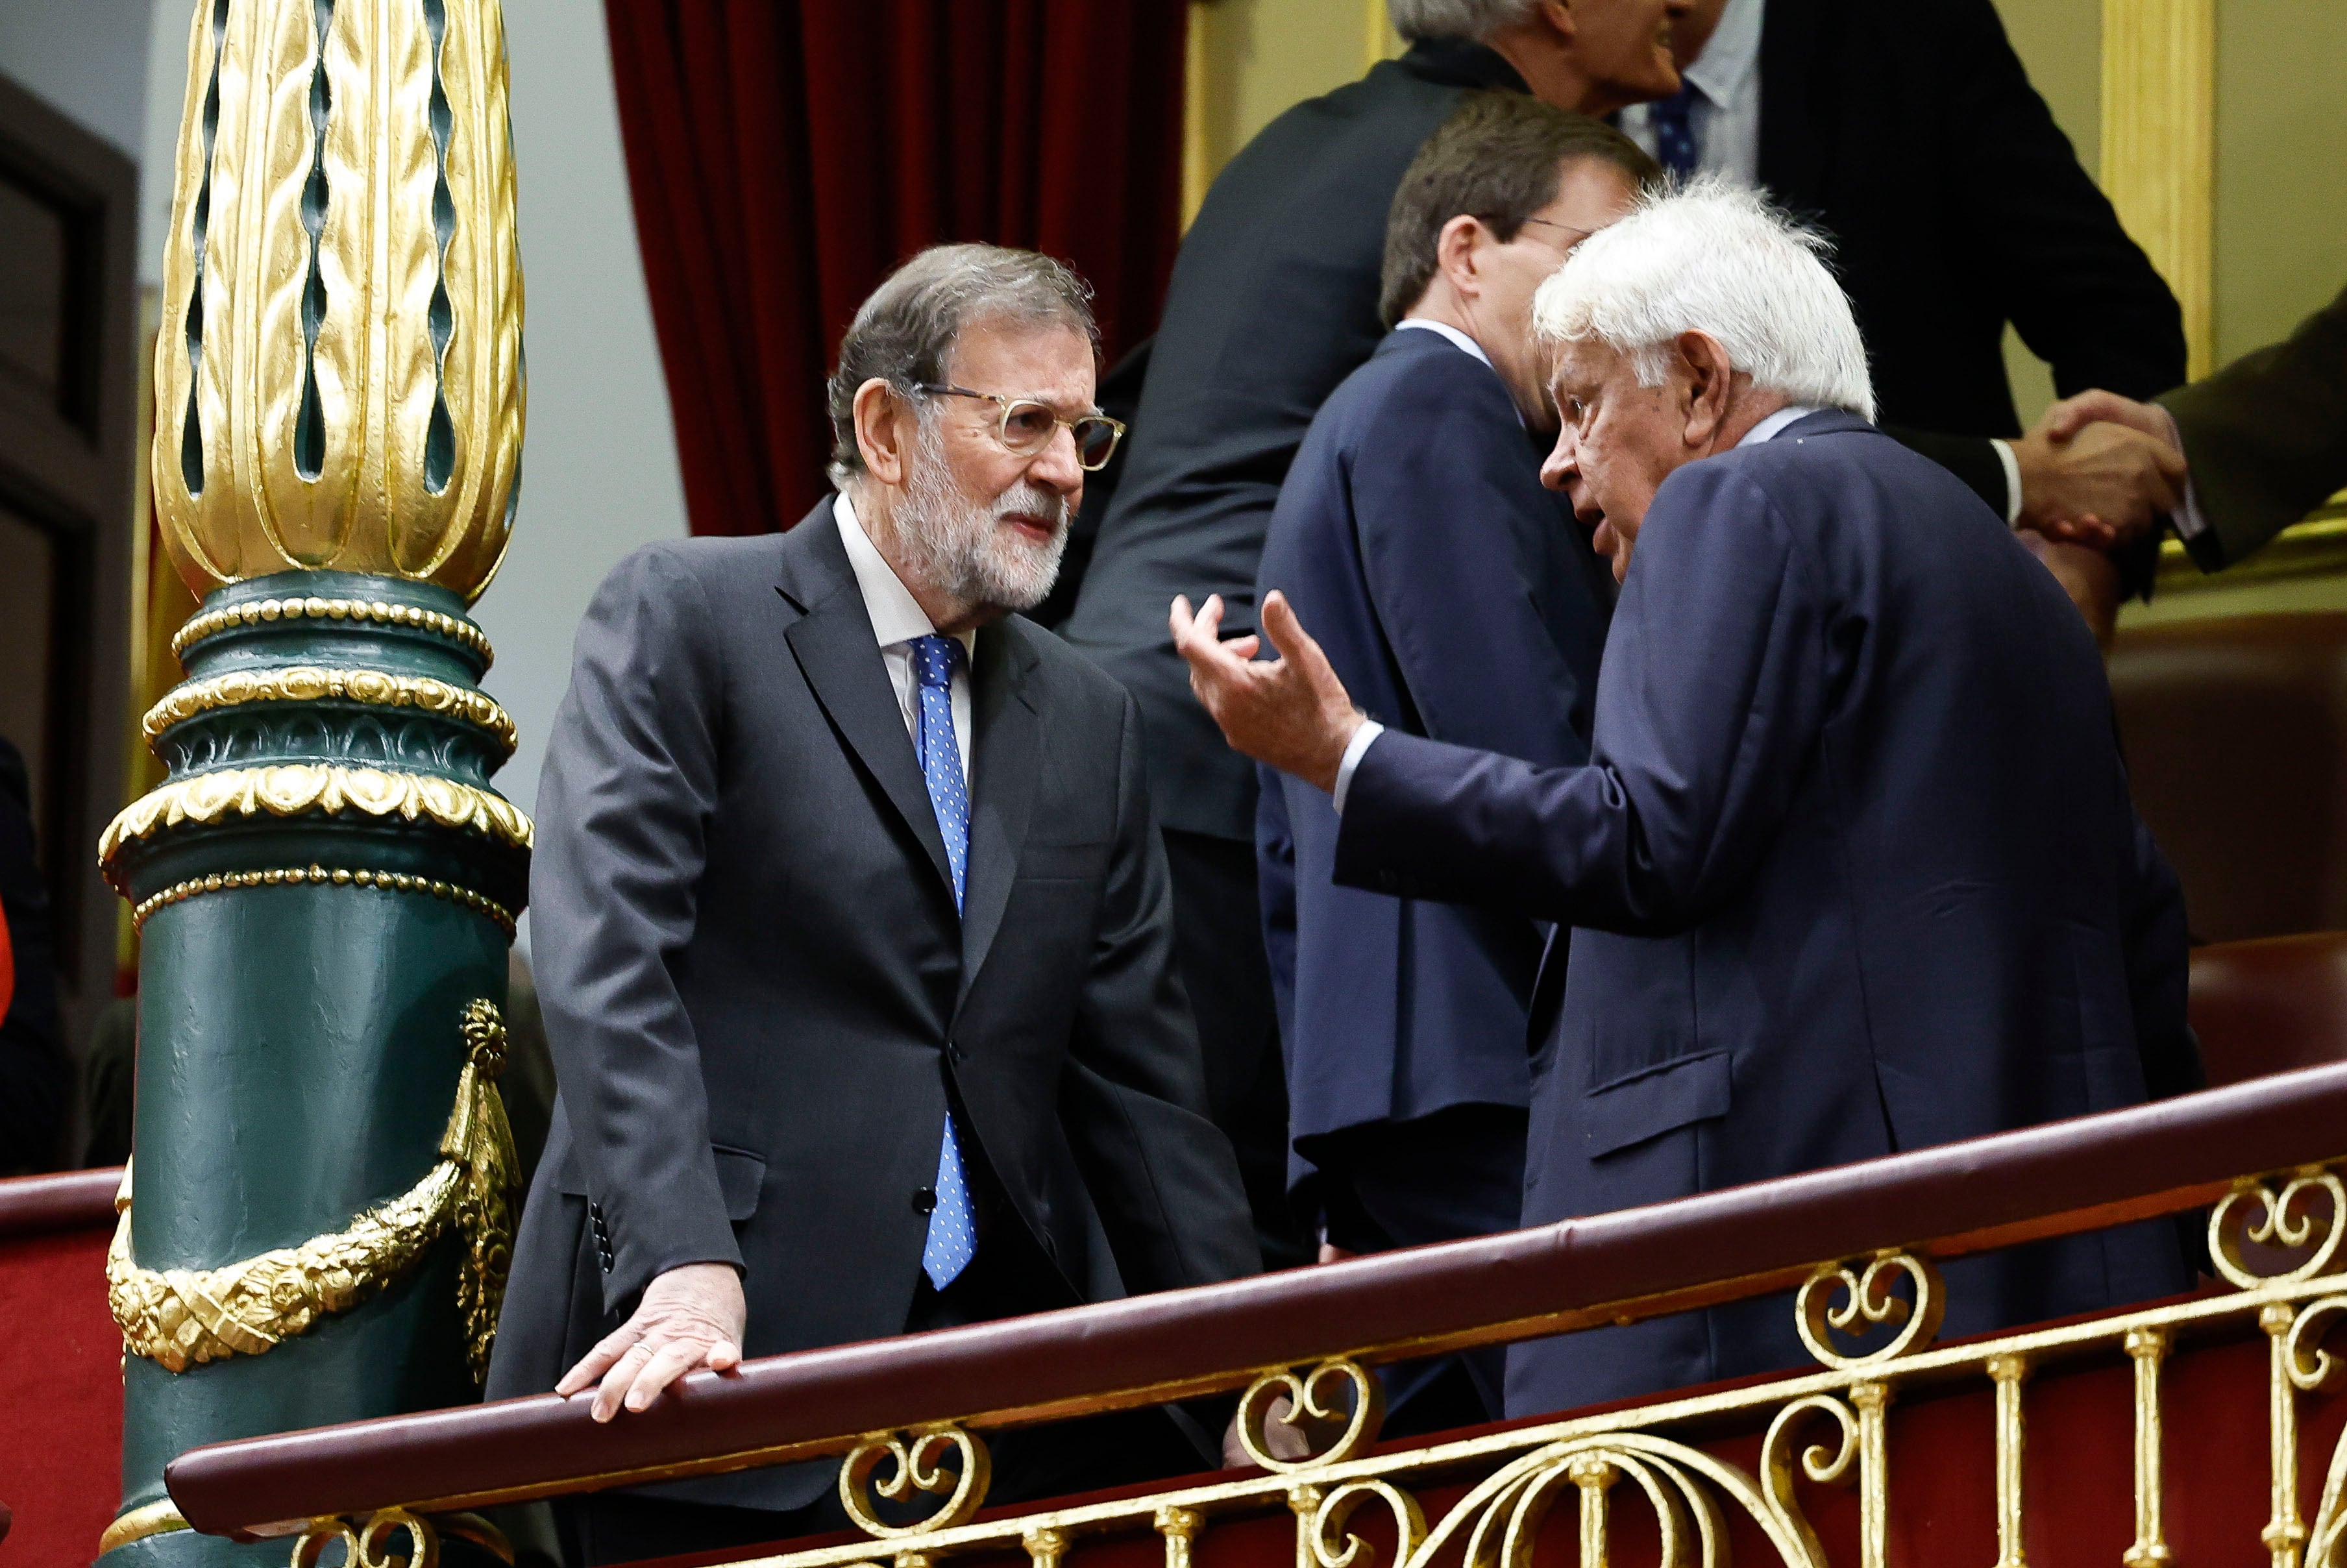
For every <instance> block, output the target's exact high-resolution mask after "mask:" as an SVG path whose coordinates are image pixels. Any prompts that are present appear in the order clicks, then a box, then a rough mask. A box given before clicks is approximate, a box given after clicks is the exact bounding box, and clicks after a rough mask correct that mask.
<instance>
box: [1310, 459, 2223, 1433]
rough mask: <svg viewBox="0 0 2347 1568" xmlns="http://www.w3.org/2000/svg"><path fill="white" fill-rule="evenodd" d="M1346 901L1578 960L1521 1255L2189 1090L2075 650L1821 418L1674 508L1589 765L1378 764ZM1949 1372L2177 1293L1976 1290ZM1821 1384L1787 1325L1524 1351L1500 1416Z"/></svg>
mask: <svg viewBox="0 0 2347 1568" xmlns="http://www.w3.org/2000/svg"><path fill="white" fill-rule="evenodd" d="M1336 874H1337V878H1338V879H1339V880H1341V881H1345V882H1348V883H1355V884H1358V885H1362V886H1375V887H1379V888H1382V889H1385V890H1387V891H1390V892H1397V893H1406V894H1409V895H1412V896H1416V897H1436V898H1453V899H1460V900H1463V901H1468V902H1472V903H1475V904H1478V905H1480V906H1482V907H1489V908H1493V909H1500V910H1509V911H1512V912H1515V913H1517V914H1522V915H1529V916H1532V917H1542V918H1547V919H1553V920H1558V921H1563V922H1567V923H1569V924H1571V925H1572V926H1573V927H1580V929H1578V930H1577V931H1576V932H1575V934H1574V937H1573V947H1572V957H1571V960H1570V967H1569V970H1568V977H1567V980H1566V983H1565V985H1564V988H1563V1005H1562V1008H1561V1009H1560V1010H1559V1011H1558V1013H1557V1016H1556V1020H1555V1025H1554V1028H1553V1030H1551V1031H1550V1032H1549V1035H1548V1040H1547V1043H1546V1045H1545V1047H1544V1048H1543V1050H1542V1054H1541V1056H1540V1058H1539V1059H1538V1060H1537V1061H1535V1064H1534V1071H1533V1107H1532V1135H1531V1144H1530V1148H1529V1151H1528V1155H1527V1162H1528V1163H1527V1170H1526V1173H1525V1202H1524V1216H1523V1217H1524V1223H1526V1224H1527V1225H1535V1224H1541V1223H1544V1222H1546V1221H1549V1220H1553V1219H1557V1218H1560V1217H1562V1216H1564V1215H1568V1214H1588V1213H1596V1212H1600V1211H1605V1210H1614V1209H1621V1208H1627V1207H1631V1206H1633V1205H1636V1204H1650V1203H1656V1202H1660V1201H1663V1200H1665V1199H1670V1198H1676V1197H1681V1196H1684V1195H1686V1194H1691V1193H1696V1192H1702V1191H1708V1190H1712V1189H1716V1188H1719V1187H1725V1186H1730V1185H1734V1184H1738V1183H1744V1182H1752V1181H1758V1180H1761V1179H1763V1178H1766V1177H1769V1176H1776V1175H1782V1174H1786V1173H1791V1172H1797V1171H1804V1170H1809V1169H1814V1168H1816V1167H1819V1166H1824V1165H1831V1164H1839V1163H1844V1162H1847V1161H1851V1160H1860V1159H1864V1158H1867V1157H1869V1156H1871V1155H1877V1154H1883V1153H1891V1152H1894V1151H1897V1150H1901V1149H1911V1148H1916V1147H1919V1146H1922V1145H1925V1144H1932V1143H1946V1142H1949V1141H1951V1140H1953V1139H1959V1138H1967V1137H1973V1136H1975V1135H1978V1134H1982V1133H1986V1132H1996V1131H1998V1130H2000V1129H2004V1128H2011V1127H2018V1126H2024V1125H2027V1124H2029V1123H2033V1122H2045V1121H2049V1120H2053V1119H2055V1118H2057V1117H2065V1116H2075V1115H2079V1114H2082V1113H2085V1112H2095V1111H2106V1110H2109V1109H2111V1108H2113V1107H2116V1106H2122V1105H2131V1104H2135V1103H2137V1102H2141V1101H2143V1100H2144V1099H2146V1098H2147V1096H2157V1095H2160V1094H2166V1093H2173V1092H2177V1091H2180V1090H2183V1089H2188V1088H2194V1087H2198V1082H2199V1060H2198V1048H2197V1045H2196V1044H2195V1042H2194V1041H2193V1040H2192V1037H2191V1033H2190V1031H2189V1030H2188V1027H2187V1025H2186V1023H2185V1019H2184V991H2185V959H2186V955H2185V946H2186V934H2185V925H2184V912H2183V904H2182V898H2181V895H2180V892H2179V889H2178V884H2177V882H2176V879H2175V876H2174V874H2173V873H2172V872H2171V871H2170V870H2169V869H2168V866H2167V863H2166V862H2165V861H2164V860H2163V859H2162V858H2161V857H2160V855H2159V852H2158V850H2157V848H2156V847H2155V846H2154V845H2152V843H2151V841H2150V838H2149V836H2148V835H2147V834H2146V833H2145V831H2144V829H2143V825H2142V824H2141V823H2140V822H2139V821H2138V820H2137V817H2136V815H2135V811H2134V808H2133V807H2132V805H2131V804H2129V801H2128V797H2127V779H2126V777H2125V774H2124V771H2123V768H2122V765H2121V763H2120V759H2119V754H2118V750H2117V747H2116V742H2115V739H2114V736H2113V732H2112V724H2111V711H2110V694H2109V690H2108V687H2107V685H2106V682H2105V680H2104V676H2103V669H2102V663H2101V661H2100V659H2099V657H2098V656H2097V654H2096V649H2095V646H2094V643H2093V641H2092V640H2091V639H2090V638H2089V637H2088V635H2087V633H2086V628H2085V626H2084V624H2083V623H2082V622H2081V620H2080V619H2079V617H2078V615H2077V612H2076V611H2075V610H2073V609H2072V608H2071V605H2070V603H2069V601H2068V600H2067V599H2066V598H2065V597H2064V595H2063V593H2062V591H2061V589H2059V588H2058V587H2056V586H2055V582H2054V579H2053V578H2052V577H2051V576H2050V575H2049V574H2048V573H2046V572H2045V571H2044V570H2043V569H2040V568H2039V567H2038V565H2037V564H2036V563H2035V562H2034V560H2032V559H2030V557H2029V555H2028V553H2027V552H2026V551H2024V549H2023V548H2021V546H2020V545H2019V544H2018V543H2017V542H2016V541H2015V540H2014V538H2012V537H2011V535H2010V534H2008V533H2007V532H2006V530H2005V529H2004V526H2003V525H2002V524H2001V523H2000V522H1999V520H1998V519H1997V518H1995V517H1994V516H1993V515H1992V514H1991V513H1990V512H1989V511H1988V509H1987V507H1985V506H1983V504H1982V503H1981V501H1980V500H1979V499H1978V498H1977V497H1974V496H1973V494H1972V493H1971V492H1970V491H1969V490H1967V489H1965V488H1964V487H1963V485H1962V484H1960V483H1959V482H1958V481H1957V480H1956V479H1955V478H1954V477H1952V476H1951V475H1950V474H1949V473H1948V472H1947V471H1946V470H1945V469H1943V468H1941V467H1939V466H1936V465H1934V464H1932V463H1931V462H1929V461H1928V460H1926V459H1923V458H1922V457H1919V456H1915V455H1914V454H1912V453H1910V452H1908V451H1906V450H1905V449H1903V448H1901V446H1899V445H1898V444H1897V443H1895V442H1893V441H1892V440H1891V439H1890V438H1889V437H1887V436H1882V435H1881V434H1880V433H1879V432H1877V431H1876V430H1874V429H1873V428H1872V427H1871V426H1870V425H1866V424H1865V423H1864V422H1862V421H1860V420H1859V419H1856V418H1853V417H1851V416H1850V415H1842V414H1832V413H1828V414H1819V415H1811V416H1809V417H1808V418H1806V419H1804V420H1802V421H1800V422H1799V423H1798V424H1796V425H1792V426H1791V427H1790V428H1788V430H1786V431H1785V432H1783V433H1781V434H1779V435H1778V437H1777V438H1776V439H1775V440H1773V441H1770V442H1767V443H1765V444H1762V445H1758V446H1747V447H1739V448H1737V449H1736V450H1734V451H1732V452H1728V453H1726V454H1723V455H1721V456H1717V457H1715V458H1712V459H1710V460H1708V461H1706V462H1701V463H1696V464H1691V465H1689V466H1686V467H1684V468H1682V469H1680V470H1678V471H1677V472H1676V473H1675V474H1673V475H1672V476H1671V477H1669V478H1668V479H1667V480H1666V481H1665V483H1664V484H1663V486H1662V487H1661V489H1660V490H1659V491H1658V492H1657V493H1656V495H1655V500H1654V504H1653V507H1652V508H1651V509H1650V510H1649V511H1648V513H1647V515H1646V519H1645V528H1644V530H1643V531H1642V532H1641V533H1640V535H1639V538H1638V544H1637V554H1636V557H1635V563H1634V564H1633V566H1632V568H1631V569H1630V572H1629V575H1628V578H1627V579H1626V581H1625V582H1624V587H1623V592H1622V597H1621V600H1620V603H1619V605H1618V606H1617V608H1616V610H1615V611H1614V624H1613V630H1612V632H1611V634H1610V636H1609V638H1608V640H1607V642H1606V649H1605V662H1604V674H1603V676H1602V677H1601V679H1600V681H1599V682H1598V692H1597V714H1596V730H1595V735H1594V747H1593V754H1592V758H1591V762H1590V764H1589V765H1587V766H1584V767H1577V768H1576V767H1564V768H1542V767H1537V766H1534V765H1532V764H1526V763H1523V762H1519V761H1515V760H1512V759H1509V758H1505V757H1501V756H1495V755H1490V754H1486V753H1476V752H1472V751H1469V750H1466V749H1464V748H1460V747H1455V746H1447V745H1444V744H1441V743H1438V742H1433V741H1427V740H1422V739H1419V738H1418V737H1416V736H1411V735H1405V734H1389V735H1386V736H1382V737H1380V738H1379V739H1378V741H1377V743H1375V744H1373V745H1371V746H1370V747H1369V748H1368V751H1367V752H1366V753H1364V754H1363V756H1362V759H1361V762H1360V764H1359V766H1358V769H1357V771H1356V773H1355V774H1354V776H1353V779H1352V784H1351V787H1350V793H1349V794H1348V797H1347V800H1346V809H1345V816H1344V823H1343V830H1342V833H1341V835H1340V836H1339V838H1338V842H1337V868H1336ZM1947 1272H1948V1276H1949V1282H1950V1286H1951V1293H1952V1299H1951V1306H1950V1310H1949V1315H1948V1318H1947V1322H1946V1327H1945V1328H1944V1329H1943V1334H1944V1335H1946V1336H1947V1337H1954V1336H1956V1335H1960V1334H1966V1333H1973V1332H1978V1331H1982V1330H1984V1329H1987V1328H1990V1327H1997V1326H2001V1325H2003V1324H2005V1323H2009V1322H2014V1321H2024V1320H2029V1319H2034V1318H2039V1317H2051V1316H2055V1315H2056V1314H2064V1313H2072V1312H2082V1311H2089V1310H2092V1309H2095V1308H2097V1307H2102V1306H2105V1305H2106V1304H2109V1303H2113V1302H2119V1301H2127V1300H2135V1299H2140V1298H2143V1297H2146V1296H2156V1295H2161V1294H2166V1293H2168V1292H2170V1291H2175V1290H2180V1289H2182V1288H2184V1287H2185V1286H2187V1284H2188V1272H2187V1270H2186V1268H2185V1266H2184V1261H2183V1254H2182V1249H2181V1247H2180V1246H2179V1245H2178V1237H2177V1235H2176V1232H2175V1231H2174V1230H2173V1228H2172V1227H2169V1226H2167V1225H2148V1226H2135V1227H2129V1228H2127V1229H2125V1230H2121V1231H2115V1232H2106V1233H2103V1234H2102V1235H2094V1236H2087V1237H2084V1238H2080V1239H2078V1240H2075V1241H2070V1242H2064V1243H2055V1244H2045V1245H2040V1246H2037V1247H2034V1248H2030V1249H2024V1251H2021V1252H2017V1253H2007V1254H2000V1255H1993V1256H1990V1257H1986V1258H1983V1259H1979V1260H1974V1261H1973V1262H1970V1263H1965V1264H1959V1265H1957V1266H1953V1267H1952V1268H1950V1269H1949V1270H1948V1271H1947ZM1803 1359H1804V1357H1803V1353H1802V1351H1801V1349H1800V1347H1799V1340H1798V1338H1797V1337H1795V1334H1794V1330H1793V1325H1792V1315H1791V1312H1790V1310H1789V1308H1788V1307H1787V1306H1786V1305H1785V1303H1784V1302H1783V1301H1781V1300H1774V1301H1764V1302H1760V1303H1753V1304H1746V1305H1743V1306H1740V1307H1731V1308H1718V1309H1714V1310H1712V1311H1711V1312H1708V1313H1698V1314H1689V1315H1685V1316H1682V1317H1673V1318H1664V1319H1658V1320H1655V1321H1653V1322H1649V1323H1642V1324H1638V1325H1635V1326H1634V1327H1628V1328H1614V1329H1606V1330H1602V1331H1600V1332H1598V1333H1595V1334H1584V1335H1577V1336H1571V1337H1564V1338H1560V1339H1553V1340H1547V1341H1542V1342H1539V1343H1536V1344H1532V1345H1528V1346H1520V1347H1518V1348H1516V1350H1515V1352H1514V1353H1513V1354H1512V1357H1511V1359H1510V1365H1509V1392H1508V1407H1509V1413H1510V1414H1511V1415H1517V1414H1524V1413H1529V1412H1532V1411H1534V1410H1543V1409H1560V1408H1563V1407H1566V1406H1570V1405H1574V1404H1580V1403H1583V1402H1586V1401H1589V1400H1593V1399H1611V1398H1614V1397H1617V1396H1623V1395H1629V1394H1635V1393H1640V1392H1645V1391H1647V1390H1650V1389H1657V1388H1664V1387H1670V1386H1676V1385H1680V1384H1685V1383H1691V1382H1700V1381H1704V1380H1706V1379H1709V1378H1725V1377H1733V1376H1737V1375H1741V1374H1744V1373H1747V1372H1753V1371H1758V1370H1763V1369H1768V1368H1777V1367H1784V1366H1790V1365H1796V1364H1799V1363H1800V1362H1801V1361H1802V1360H1803Z"/></svg>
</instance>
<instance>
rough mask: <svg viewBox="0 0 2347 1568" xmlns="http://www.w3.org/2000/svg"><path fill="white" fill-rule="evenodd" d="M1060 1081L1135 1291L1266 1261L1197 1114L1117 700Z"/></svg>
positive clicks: (1155, 847)
mask: <svg viewBox="0 0 2347 1568" xmlns="http://www.w3.org/2000/svg"><path fill="white" fill-rule="evenodd" d="M1110 856H1111V858H1110V863H1109V873H1108V884H1107V888H1106V892H1105V895H1104V897H1103V899H1102V908H1101V914H1100V923H1099V927H1098V929H1097V931H1096V933H1095V935H1094V937H1093V941H1092V972H1091V974H1090V976H1089V977H1088V978H1087V979H1086V980H1085V982H1084V991H1083V996H1082V997H1081V999H1080V1000H1079V1001H1078V1003H1077V1007H1076V1021H1075V1033H1074V1038H1073V1040H1071V1043H1070V1047H1069V1053H1068V1065H1067V1069H1066V1071H1065V1073H1064V1074H1063V1076H1062V1078H1061V1088H1060V1114H1061V1125H1062V1126H1063V1127H1064V1128H1065V1129H1066V1132H1067V1135H1068V1140H1069V1143H1071V1146H1072V1147H1073V1148H1074V1151H1075V1154H1076V1163H1077V1164H1078V1166H1079V1167H1080V1168H1081V1170H1082V1172H1083V1174H1084V1184H1085V1186H1086V1189H1087V1190H1088V1191H1089V1192H1090V1193H1091V1194H1092V1202H1093V1204H1095V1205H1096V1206H1097V1207H1098V1209H1099V1211H1100V1216H1101V1220H1102V1224H1103V1225H1104V1226H1105V1227H1106V1229H1107V1232H1108V1235H1109V1238H1110V1242H1111V1244H1112V1246H1113V1247H1114V1248H1115V1252H1116V1265H1117V1272H1118V1273H1119V1275H1121V1276H1122V1278H1123V1280H1124V1286H1125V1288H1126V1289H1127V1290H1129V1291H1131V1292H1133V1293H1134V1294H1136V1295H1137V1294H1139V1293H1141V1292H1143V1291H1150V1290H1169V1289H1173V1288H1174V1287H1176V1286H1185V1285H1208V1284H1212V1283H1214V1281H1216V1280H1222V1279H1233V1278H1236V1277H1238V1276H1241V1275H1248V1274H1254V1273H1255V1272H1257V1271H1258V1270H1259V1269H1260V1268H1261V1267H1262V1266H1263V1260H1262V1255H1261V1254H1260V1252H1259V1251H1258V1249H1257V1247H1256V1245H1255V1222H1254V1220H1253V1219H1252V1217H1251V1216H1250V1214H1249V1212H1248V1209H1247V1203H1246V1194H1245V1189H1244V1188H1243V1187H1242V1186H1241V1185H1240V1184H1239V1167H1238V1161H1237V1158H1236V1157H1235V1155H1234V1154H1233V1153H1231V1145H1230V1142H1229V1140H1228V1139H1226V1138H1225V1137H1224V1136H1223V1134H1222V1132H1221V1131H1220V1130H1219V1129H1218V1128H1216V1127H1215V1126H1214V1123H1213V1122H1211V1121H1209V1120H1207V1117H1206V1088H1205V1075H1204V1064H1203V1062H1202V1061H1201V1059H1200V1056H1199V1053H1198V1037H1197V1031H1196V1029H1195V1027H1194V1025H1193V1023H1192V1022H1191V1018H1190V1003H1189V999H1188V998H1187V997H1186V996H1185V995H1184V993H1183V990H1182V982H1181V979H1180V977H1179V976H1178V975H1177V974H1176V973H1175V971H1174V966H1173V882H1172V879H1171V876H1170V875H1169V873H1168V872H1167V870H1166V867H1165V847H1164V845H1163V841H1162V840H1161V839H1160V838H1159V837H1158V833H1157V825H1156V823H1155V822H1154V821H1153V819H1152V817H1151V815H1150V810H1149V796H1148V794H1147V793H1146V790H1145V788H1144V786H1143V783H1142V774H1141V710H1140V707H1139V705H1138V704H1136V703H1135V702H1133V699H1132V698H1131V697H1130V696H1128V697H1126V698H1125V699H1124V710H1123V717H1122V733H1121V734H1120V736H1119V738H1118V750H1117V825H1116V839H1115V843H1114V844H1113V845H1112V847H1111V850H1110Z"/></svg>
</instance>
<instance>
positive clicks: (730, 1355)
mask: <svg viewBox="0 0 2347 1568" xmlns="http://www.w3.org/2000/svg"><path fill="white" fill-rule="evenodd" d="M748 1321H749V1307H748V1305H747V1304H746V1303H745V1302H744V1301H743V1296H742V1276H740V1275H739V1274H737V1273H735V1272H734V1270H733V1265H731V1264H724V1263H688V1264H685V1265H684V1266H682V1267H678V1268H672V1269H670V1270H669V1271H668V1272H667V1273H666V1274H663V1275H661V1276H657V1277H656V1278H654V1279H653V1280H652V1282H651V1284H650V1285H648V1286H645V1287H644V1296H643V1299H642V1300H641V1302H639V1303H637V1305H636V1309H635V1311H634V1312H632V1313H630V1315H629V1317H628V1320H627V1321H626V1322H625V1323H622V1324H621V1325H620V1327H617V1328H615V1329H613V1330H612V1331H611V1332H610V1333H609V1334H607V1335H605V1336H604V1337H603V1338H602V1340H601V1342H600V1343H599V1344H597V1346H596V1347H595V1348H593V1349H592V1350H589V1352H587V1354H586V1355H585V1356H583V1357H581V1358H579V1365H577V1366H576V1367H573V1368H570V1370H569V1371H568V1372H565V1373H564V1374H563V1375H562V1381H560V1382H559V1383H557V1384H556V1385H555V1386H554V1391H555V1392H556V1393H558V1394H560V1395H562V1396H563V1397H564V1398H566V1399H567V1398H569V1396H571V1395H573V1394H577V1393H580V1392H582V1391H584V1390H585V1389H587V1388H589V1386H590V1385H591V1386H593V1387H594V1389H595V1409H594V1416H595V1419H597V1420H599V1421H608V1420H610V1419H611V1418H612V1417H613V1416H615V1415H617V1414H619V1412H620V1409H621V1408H622V1407H623V1406H624V1407H625V1408H626V1409H630V1410H641V1409H644V1408H645V1407H646V1406H648V1405H650V1404H651V1402H652V1401H653V1400H654V1399H659V1398H660V1395H661V1389H665V1388H667V1387H668V1386H669V1385H670V1384H671V1383H673V1382H674V1381H676V1379H677V1378H681V1377H682V1376H684V1374H686V1373H687V1372H692V1371H698V1370H699V1369H700V1368H703V1367H706V1368H709V1369H710V1370H711V1371H712V1372H730V1371H732V1370H733V1368H736V1367H739V1366H740V1365H741V1364H742V1335H743V1328H744V1327H745V1326H746V1324H747V1323H748ZM598 1378H600V1379H601V1381H600V1383H598V1382H597V1379H598Z"/></svg>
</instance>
